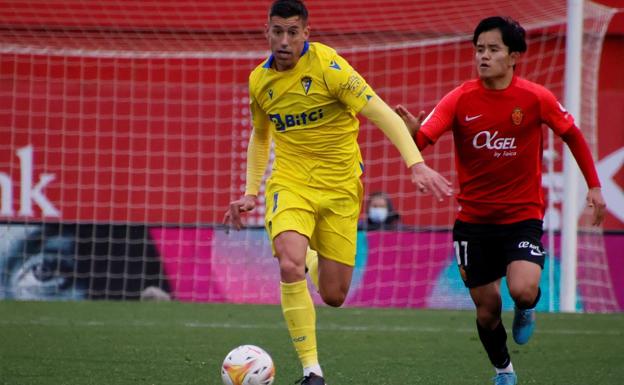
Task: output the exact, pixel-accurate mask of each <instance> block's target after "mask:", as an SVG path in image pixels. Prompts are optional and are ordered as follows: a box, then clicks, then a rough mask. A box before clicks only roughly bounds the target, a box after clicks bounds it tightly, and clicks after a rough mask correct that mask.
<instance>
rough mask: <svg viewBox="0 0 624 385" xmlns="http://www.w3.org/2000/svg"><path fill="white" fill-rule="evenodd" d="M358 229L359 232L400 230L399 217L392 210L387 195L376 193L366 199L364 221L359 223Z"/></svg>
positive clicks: (380, 192)
mask: <svg viewBox="0 0 624 385" xmlns="http://www.w3.org/2000/svg"><path fill="white" fill-rule="evenodd" d="M359 227H360V229H361V230H369V231H374V230H399V229H400V227H401V221H400V215H399V213H398V212H396V211H395V210H394V205H393V204H392V201H391V200H390V197H389V196H388V194H386V193H384V192H382V191H376V192H374V193H372V194H371V195H370V196H369V197H368V202H367V203H366V219H365V220H364V221H362V222H360V226H359Z"/></svg>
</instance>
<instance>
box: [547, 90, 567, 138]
mask: <svg viewBox="0 0 624 385" xmlns="http://www.w3.org/2000/svg"><path fill="white" fill-rule="evenodd" d="M538 96H539V100H540V110H541V111H540V113H541V119H542V122H544V123H546V125H548V127H550V128H551V129H552V130H553V131H554V132H555V133H556V134H557V135H559V136H561V135H563V134H564V133H565V132H566V131H568V130H569V129H570V128H571V127H572V126H573V125H574V117H573V116H572V114H570V113H569V112H568V111H567V110H566V109H565V108H564V107H563V106H562V105H561V104H560V103H559V102H558V101H557V98H555V95H553V94H552V92H550V91H548V90H547V89H545V88H543V87H540V88H539V89H538Z"/></svg>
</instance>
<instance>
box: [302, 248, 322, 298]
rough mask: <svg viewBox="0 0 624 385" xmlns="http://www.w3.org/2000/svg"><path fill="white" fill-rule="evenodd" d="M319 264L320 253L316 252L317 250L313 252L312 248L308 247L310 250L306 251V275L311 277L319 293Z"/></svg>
mask: <svg viewBox="0 0 624 385" xmlns="http://www.w3.org/2000/svg"><path fill="white" fill-rule="evenodd" d="M318 264H319V258H318V253H317V252H316V250H313V249H311V248H310V247H308V250H307V251H306V258H305V267H306V268H305V269H306V273H307V274H308V275H309V276H310V279H311V280H312V283H313V284H314V287H315V288H316V290H317V291H318V287H319V274H318V270H319V268H318Z"/></svg>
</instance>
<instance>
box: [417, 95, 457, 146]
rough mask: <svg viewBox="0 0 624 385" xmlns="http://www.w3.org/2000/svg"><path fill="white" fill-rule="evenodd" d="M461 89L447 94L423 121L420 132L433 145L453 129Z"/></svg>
mask: <svg viewBox="0 0 624 385" xmlns="http://www.w3.org/2000/svg"><path fill="white" fill-rule="evenodd" d="M460 96H461V88H460V87H457V88H455V89H454V90H453V91H451V92H449V93H448V94H446V95H445V96H444V97H443V98H442V100H440V102H439V103H438V105H437V106H435V108H434V109H433V111H431V113H429V115H428V116H427V117H426V118H425V120H424V121H423V124H422V126H421V127H420V130H419V132H421V133H422V134H423V135H424V136H425V137H426V138H427V139H428V140H429V142H431V143H435V142H436V141H437V140H438V139H439V138H440V136H442V134H443V133H445V132H446V131H449V130H451V129H452V128H453V121H454V120H455V110H456V106H457V102H458V100H459V97H460Z"/></svg>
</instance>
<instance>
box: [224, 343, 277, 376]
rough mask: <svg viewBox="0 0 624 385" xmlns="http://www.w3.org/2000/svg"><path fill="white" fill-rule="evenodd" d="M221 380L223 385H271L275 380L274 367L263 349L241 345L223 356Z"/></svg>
mask: <svg viewBox="0 0 624 385" xmlns="http://www.w3.org/2000/svg"><path fill="white" fill-rule="evenodd" d="M221 378H222V379H223V384H224V385H271V384H272V383H273V380H274V379H275V366H274V365H273V360H272V359H271V356H270V355H269V353H267V352H265V351H264V349H262V348H259V347H257V346H255V345H241V346H239V347H237V348H235V349H234V350H232V351H231V352H229V353H228V354H227V356H225V359H224V360H223V365H221Z"/></svg>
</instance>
